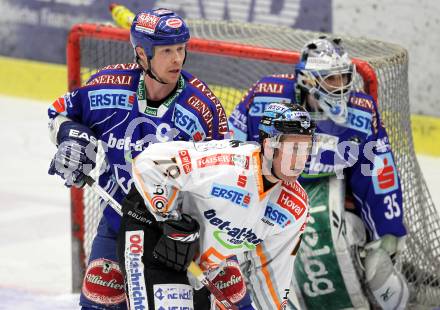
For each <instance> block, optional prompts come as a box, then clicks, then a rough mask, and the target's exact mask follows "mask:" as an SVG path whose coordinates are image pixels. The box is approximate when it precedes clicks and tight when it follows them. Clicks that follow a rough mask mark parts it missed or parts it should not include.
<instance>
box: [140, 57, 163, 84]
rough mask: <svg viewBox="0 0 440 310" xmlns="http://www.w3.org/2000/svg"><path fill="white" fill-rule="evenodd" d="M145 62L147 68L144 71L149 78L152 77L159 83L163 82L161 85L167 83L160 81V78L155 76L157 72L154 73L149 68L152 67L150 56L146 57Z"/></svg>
mask: <svg viewBox="0 0 440 310" xmlns="http://www.w3.org/2000/svg"><path fill="white" fill-rule="evenodd" d="M147 63H148V69H147V70H145V69H144V72H145V73H146V74H147V75H148V76H149V77H150V78H152V79H153V80H155V81H157V82H159V83H160V84H163V85H166V84H168V83H166V82H164V81H162V80H161V79H160V78H159V77H158V76H157V74H155V73H154V72H153V70H152V69H150V68H152V66H151V60H150V58H147Z"/></svg>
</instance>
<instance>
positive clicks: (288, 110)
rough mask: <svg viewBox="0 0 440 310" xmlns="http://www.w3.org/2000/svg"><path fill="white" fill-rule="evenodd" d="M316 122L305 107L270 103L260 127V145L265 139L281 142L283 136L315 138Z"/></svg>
mask: <svg viewBox="0 0 440 310" xmlns="http://www.w3.org/2000/svg"><path fill="white" fill-rule="evenodd" d="M315 127H316V125H315V122H314V121H313V120H312V119H311V117H310V114H309V113H308V112H307V111H306V110H305V109H304V107H302V106H300V105H298V104H290V103H270V104H269V105H268V106H267V108H266V109H265V110H264V113H263V117H262V118H261V121H260V124H259V126H258V129H259V132H260V144H262V143H263V140H264V139H265V138H271V139H273V140H274V141H277V142H278V141H280V139H281V137H282V136H283V135H288V134H295V135H309V136H313V134H314V131H315Z"/></svg>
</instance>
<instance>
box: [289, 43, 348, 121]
mask: <svg viewBox="0 0 440 310" xmlns="http://www.w3.org/2000/svg"><path fill="white" fill-rule="evenodd" d="M355 73H356V68H355V66H354V65H353V63H352V62H351V60H350V58H349V57H348V54H347V53H346V52H345V51H344V49H343V47H342V46H341V45H340V40H338V39H334V40H333V41H330V40H328V39H323V38H321V39H317V40H313V41H311V42H309V43H307V44H306V45H305V47H304V48H303V50H302V52H301V61H300V63H299V64H297V65H296V67H295V74H296V77H297V85H298V87H300V88H301V89H303V90H305V91H306V92H307V93H309V94H311V95H312V96H313V98H314V99H316V100H317V101H318V103H319V107H320V108H321V109H322V111H323V112H324V114H326V116H327V117H329V118H330V119H332V120H333V121H335V122H336V123H344V122H345V121H346V119H347V102H348V99H349V97H350V92H351V90H352V89H353V81H354V76H355Z"/></svg>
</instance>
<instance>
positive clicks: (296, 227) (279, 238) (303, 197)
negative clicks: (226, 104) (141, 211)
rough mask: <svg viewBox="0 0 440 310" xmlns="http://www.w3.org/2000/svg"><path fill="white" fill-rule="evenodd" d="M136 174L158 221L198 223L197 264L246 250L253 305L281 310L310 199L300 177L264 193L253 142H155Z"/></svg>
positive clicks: (135, 167) (139, 162)
mask: <svg viewBox="0 0 440 310" xmlns="http://www.w3.org/2000/svg"><path fill="white" fill-rule="evenodd" d="M133 176H134V180H135V185H136V187H137V189H138V191H139V192H140V193H141V195H142V196H143V198H144V200H145V204H146V205H147V207H148V208H149V210H150V211H151V212H152V213H153V214H154V216H155V217H156V219H157V220H159V221H163V220H164V219H166V217H167V216H173V215H174V216H175V215H176V214H180V213H186V214H189V215H191V216H192V217H193V218H194V219H196V220H197V221H198V223H199V224H200V255H199V256H198V257H197V260H196V262H197V263H199V265H200V266H201V267H202V269H204V270H211V269H212V268H216V267H218V265H219V264H220V262H222V261H224V260H225V259H226V258H227V257H229V256H231V255H240V256H242V255H245V256H246V258H247V259H248V260H249V261H250V262H251V263H250V266H249V268H248V270H242V271H243V273H244V275H245V278H246V279H247V282H248V283H247V286H248V288H249V289H250V291H251V297H252V300H253V302H254V304H255V305H256V306H257V307H258V308H259V309H280V306H281V305H282V304H283V303H286V302H287V293H288V289H289V286H290V281H291V278H292V276H293V264H294V252H295V251H296V248H297V245H298V242H299V238H300V235H301V234H302V232H303V230H304V228H305V223H306V218H307V216H308V198H307V194H306V192H305V191H304V189H303V188H302V187H301V185H299V183H298V182H296V183H294V184H282V183H281V182H278V183H277V184H275V185H274V186H273V187H272V188H271V189H269V190H268V191H266V192H265V191H264V189H263V178H262V173H261V164H260V147H259V146H258V145H256V144H252V143H240V144H238V142H237V141H232V140H223V141H210V142H199V143H194V142H180V141H175V142H166V143H157V144H154V145H151V146H149V147H148V148H147V149H146V150H145V151H143V152H142V153H141V154H140V155H139V156H138V157H136V159H135V160H134V163H133Z"/></svg>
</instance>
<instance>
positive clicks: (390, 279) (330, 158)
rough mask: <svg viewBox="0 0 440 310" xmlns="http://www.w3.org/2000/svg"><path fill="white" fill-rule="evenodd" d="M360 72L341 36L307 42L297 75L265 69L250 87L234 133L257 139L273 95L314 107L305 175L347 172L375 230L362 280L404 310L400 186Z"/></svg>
mask: <svg viewBox="0 0 440 310" xmlns="http://www.w3.org/2000/svg"><path fill="white" fill-rule="evenodd" d="M355 73H356V69H355V66H354V64H353V63H352V61H351V60H350V58H349V57H348V54H347V53H346V51H345V50H344V48H343V46H342V42H341V40H340V39H331V38H326V37H320V38H319V39H315V40H312V41H310V42H308V43H307V44H306V45H305V46H304V48H303V49H302V51H301V56H300V61H299V63H298V64H296V66H295V74H280V75H271V76H266V77H263V78H261V79H260V80H259V81H258V82H256V83H255V84H254V85H253V86H252V87H251V88H250V89H249V91H248V93H247V94H246V95H245V97H244V98H243V99H242V101H241V102H240V103H239V104H238V105H237V106H236V108H235V110H234V111H233V112H232V114H231V116H230V118H229V127H230V129H231V131H232V133H233V137H234V139H238V140H243V141H245V140H251V141H257V139H258V124H259V121H260V119H261V116H262V113H263V111H264V109H265V106H266V105H268V104H269V103H272V102H292V103H298V104H301V105H304V106H305V107H306V108H307V110H308V111H309V112H310V113H311V114H313V118H314V119H315V120H317V121H318V123H317V129H316V133H315V147H314V151H313V152H312V155H311V156H310V157H309V161H308V164H307V165H306V169H305V172H304V173H303V174H302V176H301V178H300V182H301V184H302V185H303V186H304V185H307V184H314V185H316V186H317V185H318V184H319V183H320V182H321V181H322V180H323V179H325V178H327V179H328V178H329V177H331V176H336V177H337V178H339V179H341V178H344V180H345V183H346V202H345V207H350V206H351V209H353V211H354V213H355V214H357V215H358V216H359V217H360V218H361V219H362V221H360V223H363V224H364V226H365V229H366V231H367V232H368V237H367V240H366V245H364V246H363V250H364V251H363V252H362V253H363V256H365V257H363V258H362V264H363V267H364V268H365V273H364V278H365V279H364V280H363V282H365V283H366V284H367V286H368V287H369V291H370V293H371V294H370V295H372V296H374V297H373V298H369V299H370V302H371V303H374V304H376V305H379V306H380V307H382V308H384V309H401V308H402V307H404V305H405V303H406V301H407V299H408V289H407V285H406V282H405V280H404V279H403V276H402V275H401V274H400V272H398V270H397V269H396V268H395V267H394V265H393V263H392V259H391V258H393V257H394V256H395V254H396V253H398V252H399V251H400V250H402V249H403V245H404V236H405V235H406V229H405V226H404V223H403V209H402V192H401V186H400V182H399V178H398V173H397V168H396V165H395V162H394V157H393V154H392V150H391V147H390V141H389V139H388V135H387V133H386V130H385V128H384V125H383V123H382V120H381V118H380V114H379V111H378V107H377V104H376V102H375V101H374V100H373V98H372V97H371V96H369V95H367V94H365V93H363V92H360V91H355V90H354V87H353V82H354V77H355ZM306 189H307V188H306ZM309 196H310V197H311V199H312V195H311V194H310V193H309ZM312 200H313V199H312ZM311 207H313V202H311ZM311 213H312V211H311ZM346 213H349V212H346ZM349 215H352V213H350V214H349ZM348 217H349V216H347V218H348ZM360 226H362V224H361V225H360ZM309 229H311V228H310V227H309ZM305 235H306V236H307V231H306V234H305ZM303 239H304V238H303ZM306 239H307V238H306ZM309 240H310V239H309ZM315 243H316V242H315ZM303 244H304V242H303ZM297 261H299V260H297ZM347 261H351V259H350V258H347ZM321 266H322V265H321ZM305 268H307V267H305ZM315 268H317V267H315ZM341 268H342V267H341ZM309 271H310V269H309ZM307 276H309V275H307V274H306V277H307ZM315 280H316V277H315ZM314 283H315V284H316V283H317V282H314ZM322 283H324V282H322ZM322 283H321V285H320V286H319V285H317V284H316V286H314V287H315V289H317V290H318V292H316V291H310V290H308V292H307V293H308V297H309V298H312V299H313V298H314V297H316V296H317V295H324V293H323V292H324V289H323V287H325V285H324V284H325V283H324V284H322ZM326 283H330V282H326ZM350 285H351V284H350V283H346V285H345V286H348V287H349V286H350ZM319 287H321V290H322V291H319V289H318V288H319ZM332 288H333V287H332ZM328 291H331V290H328ZM306 297H307V296H306ZM329 297H330V295H329ZM370 297H371V296H370ZM333 298H335V297H333ZM371 299H375V300H373V301H371ZM352 300H353V298H352ZM326 305H327V306H328V305H329V304H328V303H327V304H326ZM344 308H345V307H344ZM328 309H331V307H329V308H328Z"/></svg>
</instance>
